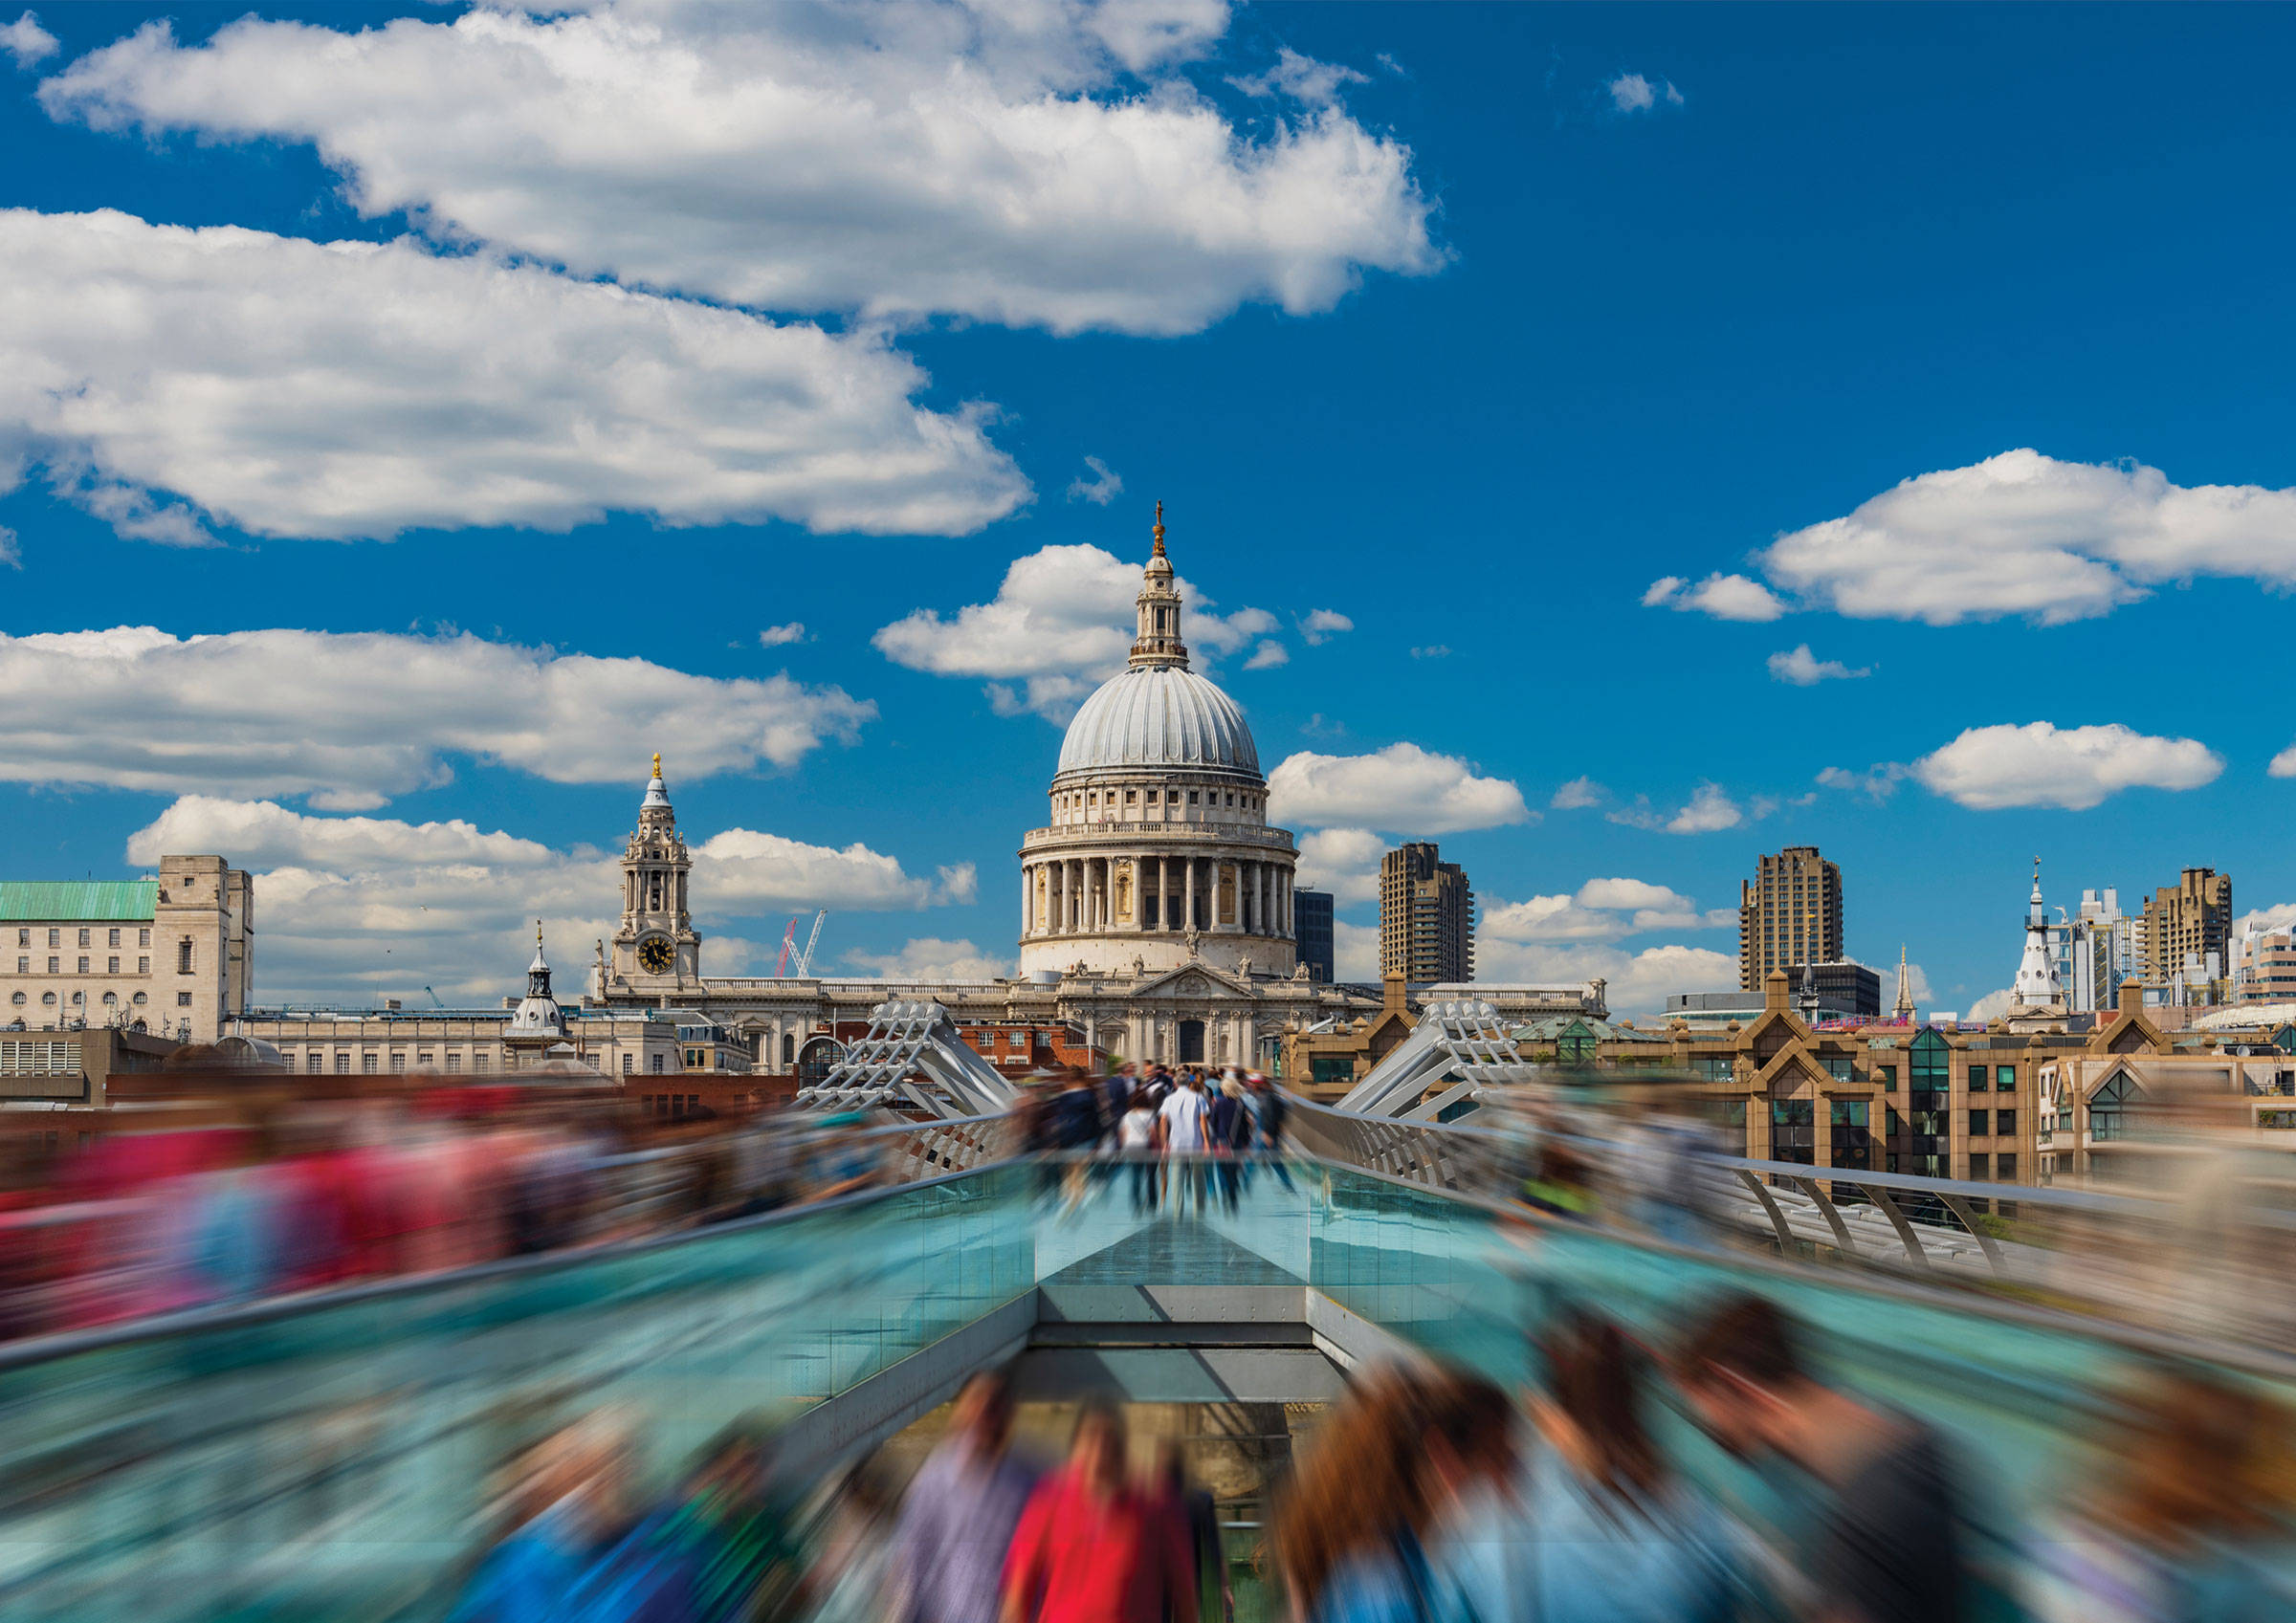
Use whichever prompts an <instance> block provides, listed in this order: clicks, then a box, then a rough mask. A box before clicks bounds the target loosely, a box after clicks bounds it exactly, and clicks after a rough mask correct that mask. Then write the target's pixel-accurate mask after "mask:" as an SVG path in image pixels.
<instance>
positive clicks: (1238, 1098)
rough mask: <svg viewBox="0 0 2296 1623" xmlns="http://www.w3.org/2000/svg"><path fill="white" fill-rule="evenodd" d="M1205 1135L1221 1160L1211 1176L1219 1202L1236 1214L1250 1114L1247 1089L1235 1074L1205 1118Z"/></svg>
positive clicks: (1229, 1074) (1227, 1082) (1249, 1140)
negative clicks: (1245, 1091)
mask: <svg viewBox="0 0 2296 1623" xmlns="http://www.w3.org/2000/svg"><path fill="white" fill-rule="evenodd" d="M1204 1131H1205V1135H1206V1136H1207V1137H1208V1138H1209V1139H1210V1141H1211V1147H1212V1153H1213V1154H1215V1155H1217V1156H1218V1157H1219V1160H1218V1161H1216V1162H1215V1163H1214V1164H1213V1167H1212V1173H1213V1176H1214V1177H1216V1178H1217V1179H1218V1180H1219V1184H1220V1198H1221V1200H1222V1201H1223V1202H1224V1203H1225V1205H1226V1207H1227V1209H1228V1210H1229V1211H1230V1212H1233V1211H1235V1210H1236V1208H1237V1206H1238V1204H1239V1203H1240V1197H1241V1194H1242V1190H1243V1182H1244V1178H1243V1161H1244V1156H1245V1155H1246V1154H1247V1153H1248V1152H1249V1151H1250V1149H1251V1112H1250V1111H1249V1110H1248V1109H1247V1108H1245V1105H1244V1085H1243V1084H1242V1083H1241V1082H1238V1081H1237V1080H1236V1077H1235V1073H1234V1072H1232V1071H1231V1072H1229V1073H1228V1075H1227V1078H1226V1080H1225V1081H1224V1082H1222V1083H1221V1084H1220V1097H1218V1098H1217V1099H1215V1100H1213V1101H1212V1106H1211V1109H1210V1110H1209V1111H1208V1112H1206V1114H1205V1117H1204Z"/></svg>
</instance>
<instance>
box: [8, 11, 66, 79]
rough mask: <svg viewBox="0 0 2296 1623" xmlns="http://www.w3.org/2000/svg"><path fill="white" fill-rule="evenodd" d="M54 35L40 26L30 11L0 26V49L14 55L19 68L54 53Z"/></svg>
mask: <svg viewBox="0 0 2296 1623" xmlns="http://www.w3.org/2000/svg"><path fill="white" fill-rule="evenodd" d="M55 49H56V47H55V35H54V34H53V33H49V32H48V31H47V30H46V29H44V28H42V27H41V26H40V19H39V18H38V17H37V16H35V15H34V14H33V13H32V12H30V11H26V12H25V13H24V14H23V15H22V16H20V17H18V18H17V19H16V20H15V21H14V22H12V23H9V24H7V25H6V26H5V27H0V51H5V52H7V53H8V54H9V55H11V56H12V57H14V58H15V62H16V66H17V67H19V68H29V67H31V66H32V65H33V63H35V62H38V61H41V60H43V59H45V58H46V57H49V56H53V55H55Z"/></svg>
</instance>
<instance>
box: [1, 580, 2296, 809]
mask: <svg viewBox="0 0 2296 1623" xmlns="http://www.w3.org/2000/svg"><path fill="white" fill-rule="evenodd" d="M0 556H4V553H0ZM2264 770H2265V772H2266V773H2268V774H2269V775H2270V776H2272V777H2274V778H2296V744H2290V745H2289V746H2288V747H2287V748H2286V749H2285V750H2283V751H2281V752H2280V754H2278V755H2276V756H2274V757H2272V763H2271V764H2270V765H2269V766H2267V767H2265V768H2264Z"/></svg>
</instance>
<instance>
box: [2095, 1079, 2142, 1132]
mask: <svg viewBox="0 0 2296 1623" xmlns="http://www.w3.org/2000/svg"><path fill="white" fill-rule="evenodd" d="M2144 1096H2145V1094H2144V1089H2142V1088H2140V1087H2138V1086H2136V1085H2135V1084H2134V1083H2132V1082H2130V1080H2129V1078H2128V1076H2127V1075H2126V1074H2123V1075H2120V1076H2116V1077H2114V1078H2113V1079H2112V1080H2111V1081H2110V1082H2108V1083H2107V1084H2106V1085H2105V1086H2102V1087H2100V1088H2098V1089H2097V1090H2096V1092H2095V1093H2094V1094H2092V1095H2090V1097H2089V1101H2088V1136H2089V1137H2090V1138H2091V1139H2092V1140H2094V1141H2096V1142H2097V1143H2100V1144H2106V1143H2110V1142H2111V1141H2112V1140H2114V1139H2116V1138H2124V1137H2126V1136H2128V1132H2129V1120H2128V1116H2129V1110H2130V1108H2131V1107H2132V1106H2134V1105H2135V1104H2136V1103H2137V1102H2138V1101H2139V1100H2141V1099H2143V1098H2144Z"/></svg>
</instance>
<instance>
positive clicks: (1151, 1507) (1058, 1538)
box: [1003, 1403, 1197, 1623]
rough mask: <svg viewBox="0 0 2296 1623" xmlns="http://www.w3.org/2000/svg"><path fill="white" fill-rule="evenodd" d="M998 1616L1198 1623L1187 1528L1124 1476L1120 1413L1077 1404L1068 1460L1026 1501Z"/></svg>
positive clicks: (1081, 1622) (1009, 1621)
mask: <svg viewBox="0 0 2296 1623" xmlns="http://www.w3.org/2000/svg"><path fill="white" fill-rule="evenodd" d="M1003 1623H1197V1610H1196V1574H1195V1571H1194V1569H1193V1567H1192V1565H1191V1563H1190V1560H1189V1547H1188V1529H1187V1526H1186V1524H1184V1523H1183V1522H1182V1521H1181V1519H1180V1518H1179V1517H1178V1516H1176V1515H1175V1514H1173V1511H1172V1509H1171V1507H1170V1505H1169V1504H1167V1503H1166V1502H1165V1501H1164V1499H1163V1497H1162V1496H1161V1495H1158V1494H1147V1493H1142V1492H1141V1491H1140V1490H1139V1489H1137V1487H1135V1486H1134V1485H1133V1484H1132V1483H1131V1482H1129V1481H1128V1480H1126V1478H1125V1473H1124V1421H1123V1417H1122V1416H1121V1415H1118V1414H1117V1412H1116V1411H1115V1409H1114V1408H1113V1407H1111V1406H1109V1405H1107V1404H1104V1403H1093V1404H1088V1405H1087V1406H1086V1408H1085V1410H1084V1413H1083V1414H1082V1415H1078V1416H1077V1419H1076V1434H1075V1437H1074V1439H1073V1441H1072V1442H1071V1445H1070V1449H1069V1461H1068V1464H1067V1465H1065V1466H1064V1467H1062V1468H1061V1469H1060V1470H1058V1471H1056V1472H1054V1473H1053V1474H1052V1475H1051V1476H1050V1477H1048V1478H1047V1479H1046V1480H1044V1482H1043V1483H1042V1484H1041V1485H1039V1486H1038V1488H1037V1490H1036V1492H1035V1493H1034V1494H1033V1495H1032V1496H1031V1497H1030V1498H1029V1501H1028V1507H1027V1510H1026V1511H1025V1512H1023V1514H1022V1516H1021V1524H1020V1527H1019V1530H1018V1531H1017V1532H1016V1533H1015V1534H1014V1536H1013V1541H1012V1552H1011V1554H1010V1555H1009V1556H1008V1557H1007V1558H1006V1561H1005V1564H1004V1612H1003Z"/></svg>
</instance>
